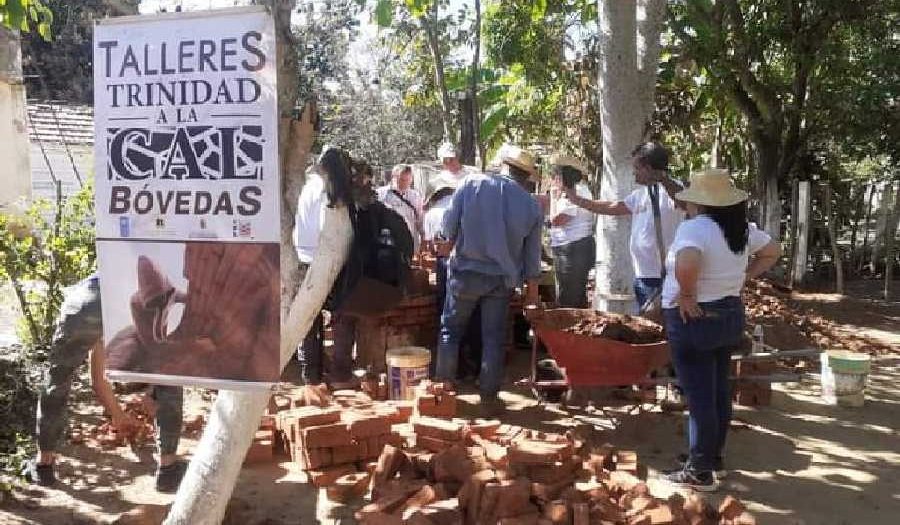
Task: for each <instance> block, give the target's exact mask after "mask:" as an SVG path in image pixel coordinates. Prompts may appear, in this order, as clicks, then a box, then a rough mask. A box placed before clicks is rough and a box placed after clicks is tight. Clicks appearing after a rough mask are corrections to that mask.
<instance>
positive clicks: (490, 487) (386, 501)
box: [356, 418, 756, 525]
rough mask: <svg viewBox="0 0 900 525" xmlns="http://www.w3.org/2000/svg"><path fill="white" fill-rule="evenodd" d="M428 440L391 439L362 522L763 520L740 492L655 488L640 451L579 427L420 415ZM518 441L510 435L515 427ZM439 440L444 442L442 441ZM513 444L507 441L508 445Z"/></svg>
mask: <svg viewBox="0 0 900 525" xmlns="http://www.w3.org/2000/svg"><path fill="white" fill-rule="evenodd" d="M413 426H414V428H415V432H416V434H417V437H418V440H420V441H421V442H420V443H418V444H417V446H416V447H413V448H411V449H408V450H402V449H400V448H397V447H394V446H387V447H385V450H384V451H383V453H382V455H381V457H380V458H379V460H378V462H377V464H376V466H375V469H374V470H373V473H372V487H371V488H372V490H371V495H370V503H369V504H367V505H365V506H363V507H362V508H360V509H359V511H357V513H356V518H357V520H358V521H359V522H360V523H362V524H364V525H365V524H370V525H385V524H413V525H443V524H447V525H450V524H465V525H564V524H565V525H590V524H594V523H601V524H603V523H608V524H626V525H715V524H719V525H754V524H755V523H756V521H755V519H754V518H753V516H752V515H751V514H749V513H747V512H746V509H745V508H744V506H743V505H742V504H741V502H740V501H738V500H736V499H734V498H731V497H728V498H726V500H725V501H724V502H723V503H722V505H721V506H719V508H718V509H716V508H713V507H712V506H710V505H709V504H708V503H707V502H706V501H705V500H703V499H702V498H700V497H699V496H697V495H691V496H690V497H688V498H687V499H685V498H684V497H682V496H680V495H678V494H675V495H674V496H671V497H669V498H668V499H661V498H657V497H654V496H653V495H652V494H651V493H650V489H649V487H648V485H647V484H646V483H645V482H643V481H642V480H641V479H640V478H639V477H638V476H637V475H636V473H637V472H638V458H637V454H636V453H635V452H634V451H628V450H616V449H615V448H614V447H612V446H610V445H606V446H604V447H601V448H599V449H597V450H595V451H590V452H589V451H585V450H582V449H583V445H582V444H581V443H580V442H578V441H577V440H575V439H573V438H572V436H570V435H560V434H550V433H541V432H535V431H531V430H527V429H522V428H518V427H511V426H508V425H500V424H499V423H493V422H492V423H491V424H487V423H486V422H482V423H477V422H476V423H475V424H465V423H459V422H456V421H454V422H446V421H443V422H441V421H440V420H434V419H432V418H416V419H414V420H413ZM513 435H514V437H512V438H511V441H508V440H509V439H510V436H513ZM434 440H438V442H439V444H440V446H432V445H433V444H434V443H435V441H434ZM502 443H507V444H502Z"/></svg>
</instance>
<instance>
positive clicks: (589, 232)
mask: <svg viewBox="0 0 900 525" xmlns="http://www.w3.org/2000/svg"><path fill="white" fill-rule="evenodd" d="M550 167H551V168H550V169H551V170H552V173H553V185H554V189H553V191H551V203H550V220H549V226H550V249H551V251H552V252H553V267H554V270H555V272H556V302H557V304H558V305H559V306H561V307H563V308H585V307H586V306H587V282H588V273H589V272H590V271H591V267H592V266H593V265H594V259H595V257H594V255H595V250H596V248H595V245H594V215H593V214H592V213H591V212H589V211H588V210H585V209H584V208H579V207H578V206H576V205H574V204H572V202H571V201H570V200H569V198H568V197H566V196H565V194H564V192H563V189H564V188H565V189H567V190H569V191H575V193H576V195H578V196H579V197H581V198H582V199H586V200H591V199H593V195H591V190H590V188H588V186H587V184H586V183H585V182H584V180H583V179H584V174H585V173H586V171H587V170H586V169H585V167H584V165H583V164H582V163H581V161H579V160H578V159H576V158H573V157H568V156H563V155H554V156H553V157H551V158H550Z"/></svg>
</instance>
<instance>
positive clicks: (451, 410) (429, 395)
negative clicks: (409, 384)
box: [414, 380, 456, 418]
mask: <svg viewBox="0 0 900 525" xmlns="http://www.w3.org/2000/svg"><path fill="white" fill-rule="evenodd" d="M414 402H415V407H416V410H415V414H416V415H417V416H427V417H443V418H454V417H456V392H454V391H453V390H450V389H449V388H448V386H447V385H445V384H444V383H435V382H432V381H429V380H425V381H422V382H421V383H419V384H418V385H416V389H415V396H414Z"/></svg>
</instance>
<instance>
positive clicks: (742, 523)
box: [734, 512, 756, 525]
mask: <svg viewBox="0 0 900 525" xmlns="http://www.w3.org/2000/svg"><path fill="white" fill-rule="evenodd" d="M734 525H756V518H755V517H753V515H752V514H750V513H749V512H742V513H741V514H740V515H738V516H737V517H736V518H734Z"/></svg>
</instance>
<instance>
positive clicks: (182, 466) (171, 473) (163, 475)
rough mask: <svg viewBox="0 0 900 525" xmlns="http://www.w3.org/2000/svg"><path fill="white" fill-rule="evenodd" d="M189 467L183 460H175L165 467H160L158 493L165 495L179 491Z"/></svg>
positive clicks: (157, 482) (157, 472)
mask: <svg viewBox="0 0 900 525" xmlns="http://www.w3.org/2000/svg"><path fill="white" fill-rule="evenodd" d="M187 467H188V463H187V461H184V460H181V459H178V460H175V461H174V462H173V463H172V464H170V465H166V466H165V467H159V470H157V471H156V491H157V492H162V493H164V494H171V493H173V492H175V491H177V490H178V485H181V478H183V477H184V473H185V472H186V471H187Z"/></svg>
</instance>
